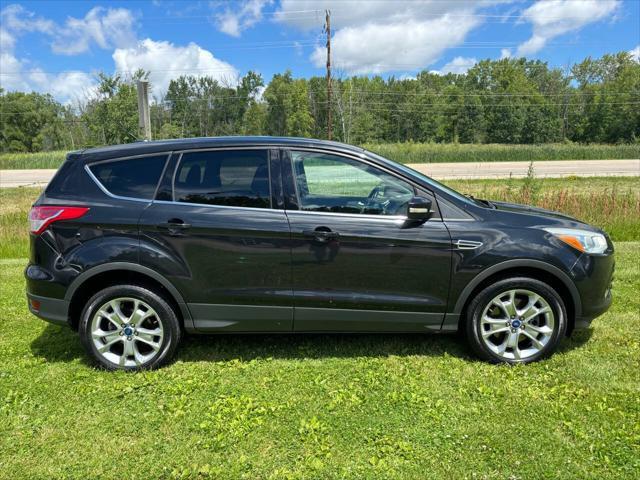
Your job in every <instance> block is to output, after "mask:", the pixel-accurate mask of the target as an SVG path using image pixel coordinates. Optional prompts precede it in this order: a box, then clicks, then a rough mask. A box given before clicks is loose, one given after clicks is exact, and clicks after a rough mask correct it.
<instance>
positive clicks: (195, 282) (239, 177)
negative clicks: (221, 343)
mask: <svg viewBox="0 0 640 480" xmlns="http://www.w3.org/2000/svg"><path fill="white" fill-rule="evenodd" d="M275 154H277V151H275ZM176 164H177V165H176ZM170 165H172V168H171V170H168V171H167V172H166V173H165V175H164V179H163V181H162V183H161V185H160V188H159V192H158V195H157V199H156V200H155V201H154V202H153V203H152V204H151V205H150V206H149V208H147V210H146V211H145V212H144V214H143V216H142V218H141V221H140V229H141V234H142V235H141V258H140V262H141V263H142V264H143V265H145V266H148V267H150V268H153V269H154V270H156V271H158V272H159V273H161V274H163V275H164V276H166V277H167V278H168V279H169V280H170V281H171V282H172V283H173V285H175V286H176V288H177V289H178V290H179V291H180V292H181V294H182V296H183V297H184V298H185V301H186V302H187V305H188V308H189V310H190V312H191V315H192V317H193V322H194V327H195V329H197V330H201V331H224V330H229V331H248V332H253V331H255V332H260V331H290V330H291V329H292V322H293V303H292V294H293V292H292V285H291V267H290V265H291V262H290V248H289V247H290V245H289V242H290V232H289V225H288V223H287V218H286V215H285V212H284V210H283V209H282V208H278V206H277V205H276V204H277V203H278V200H277V198H276V197H277V195H276V192H274V189H273V188H272V186H273V185H272V182H271V180H270V177H271V176H272V175H270V171H271V170H273V169H276V168H277V167H278V163H277V161H275V159H273V158H271V159H270V152H269V151H268V150H267V149H246V148H245V149H222V150H220V149H219V150H208V151H193V152H184V153H182V154H180V155H177V156H176V155H174V157H173V158H172V160H171V162H170ZM273 176H274V177H276V176H277V180H278V181H277V182H275V181H274V182H273V183H274V184H277V185H278V188H280V187H279V186H280V180H279V177H280V176H279V174H278V175H273Z"/></svg>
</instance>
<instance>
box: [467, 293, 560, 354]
mask: <svg viewBox="0 0 640 480" xmlns="http://www.w3.org/2000/svg"><path fill="white" fill-rule="evenodd" d="M554 330H555V315H554V313H553V309H552V308H551V306H550V305H549V303H548V302H547V301H546V300H545V299H544V298H543V297H542V296H540V295H539V294H537V293H535V292H532V291H531V290H525V289H512V290H507V291H505V292H503V293H500V294H499V295H496V296H495V297H494V298H493V299H492V300H491V301H490V302H489V303H488V304H487V306H486V307H485V308H484V310H483V312H482V316H481V317H480V331H479V336H480V338H481V339H482V342H483V343H484V344H485V345H486V346H487V347H488V348H489V350H491V351H492V352H493V353H494V354H496V355H498V356H500V357H502V358H504V359H506V360H524V359H526V358H529V357H531V356H533V355H535V354H537V353H539V352H541V351H542V350H543V349H544V348H545V346H546V345H547V344H548V343H549V341H550V340H551V338H552V336H553V333H554Z"/></svg>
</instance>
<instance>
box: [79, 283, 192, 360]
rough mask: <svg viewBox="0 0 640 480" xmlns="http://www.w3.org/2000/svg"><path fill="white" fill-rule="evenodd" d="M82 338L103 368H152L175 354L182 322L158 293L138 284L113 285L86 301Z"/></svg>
mask: <svg viewBox="0 0 640 480" xmlns="http://www.w3.org/2000/svg"><path fill="white" fill-rule="evenodd" d="M80 338H81V340H82V343H83V345H84V347H85V349H86V350H87V352H88V353H89V354H90V355H91V356H92V357H93V358H94V359H95V360H96V362H97V363H98V364H99V365H100V366H101V367H104V368H106V369H110V370H143V369H153V368H157V367H159V366H160V365H162V364H163V363H165V362H166V361H168V360H169V359H170V358H171V357H172V356H173V354H174V352H175V350H176V348H177V346H178V343H179V341H180V324H179V322H178V319H177V317H176V313H175V312H174V311H173V309H172V308H171V306H170V305H169V304H168V303H167V302H166V301H165V300H164V299H163V298H162V297H161V296H160V295H158V294H157V293H155V292H153V291H151V290H148V289H146V288H143V287H140V286H137V285H123V286H114V287H108V288H105V289H104V290H101V291H100V292H98V293H96V294H95V295H94V296H93V297H92V298H91V299H90V300H89V301H88V302H87V305H86V306H85V308H84V311H83V313H82V317H81V320H80Z"/></svg>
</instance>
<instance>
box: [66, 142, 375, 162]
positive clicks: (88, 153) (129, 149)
mask: <svg viewBox="0 0 640 480" xmlns="http://www.w3.org/2000/svg"><path fill="white" fill-rule="evenodd" d="M239 146H245V147H248V146H265V147H316V148H328V149H332V150H343V151H349V152H353V153H358V154H360V153H363V152H364V150H363V149H362V148H359V147H354V146H353V145H347V144H346V143H340V142H332V141H329V140H317V139H313V138H300V137H267V136H229V137H196V138H180V139H171V140H154V141H150V142H143V141H141V142H134V143H127V144H122V145H111V146H107V147H98V148H89V149H86V150H82V151H80V152H74V153H75V154H76V155H78V156H80V157H82V158H84V159H87V160H92V161H95V160H101V159H107V158H118V157H129V156H135V155H145V154H148V153H157V152H169V151H173V150H192V149H204V148H215V147H239Z"/></svg>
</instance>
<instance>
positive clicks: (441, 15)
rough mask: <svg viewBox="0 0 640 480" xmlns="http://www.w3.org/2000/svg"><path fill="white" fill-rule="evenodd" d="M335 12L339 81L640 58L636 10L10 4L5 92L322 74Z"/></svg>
mask: <svg viewBox="0 0 640 480" xmlns="http://www.w3.org/2000/svg"><path fill="white" fill-rule="evenodd" d="M326 9H329V10H330V11H331V27H332V32H331V33H332V39H331V45H332V63H333V66H334V75H336V76H338V77H340V76H342V77H344V76H349V75H382V76H383V77H389V76H395V77H396V78H406V77H412V76H415V74H416V73H417V72H420V71H423V70H429V71H433V72H440V73H447V72H455V73H463V72H465V71H466V70H467V69H468V68H470V67H471V66H473V64H474V63H476V62H477V61H479V60H482V59H486V58H489V59H500V58H504V57H520V56H526V57H527V58H531V59H540V60H542V61H545V62H548V63H549V65H551V66H557V67H562V68H565V67H566V66H567V65H570V64H572V63H575V62H577V61H581V60H583V59H584V58H586V57H587V56H591V57H594V58H595V57H600V56H601V55H603V54H605V53H614V52H619V51H628V52H631V53H632V54H633V55H634V56H635V58H636V59H638V58H639V56H640V1H639V0H450V1H448V0H395V1H384V0H237V1H184V0H180V1H178V0H153V1H151V0H150V1H105V0H103V1H79V0H78V1H58V0H40V1H27V0H25V1H16V2H11V1H5V0H2V1H1V2H0V84H1V86H2V88H4V89H5V90H9V91H13V90H20V91H38V92H45V93H50V94H52V95H53V96H54V97H55V98H56V99H57V100H59V101H61V102H63V103H70V102H74V101H75V100H78V99H81V98H83V97H84V96H85V95H91V94H92V92H93V89H94V88H95V85H96V75H97V73H98V72H105V73H109V74H113V73H120V74H123V75H125V76H126V75H130V74H131V73H132V72H134V71H135V70H137V69H138V68H142V69H144V70H146V71H148V72H150V80H151V84H152V94H153V95H154V96H155V97H157V98H160V97H161V96H162V94H163V92H165V91H166V88H167V86H168V84H169V81H170V79H171V78H175V77H178V76H180V75H189V74H190V75H208V76H212V77H214V78H216V79H218V80H220V81H221V82H225V83H227V84H230V85H233V84H235V83H236V82H237V79H238V78H239V77H240V76H242V75H244V74H245V73H246V72H247V71H249V70H253V71H255V72H258V73H260V74H261V75H262V76H263V78H264V80H265V83H267V82H268V81H269V79H270V78H271V77H272V76H273V74H275V73H282V72H284V71H286V70H291V72H292V74H293V76H294V77H311V76H315V75H324V74H325V63H326V49H325V42H326V35H325V33H324V32H323V25H324V20H325V10H326ZM639 61H640V60H639Z"/></svg>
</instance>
